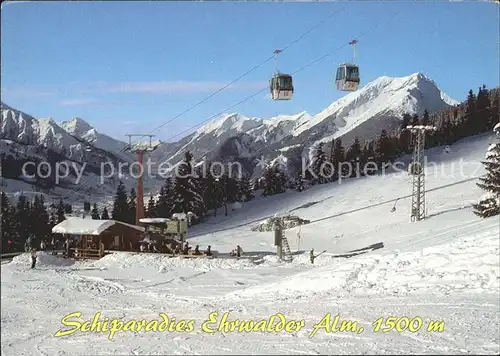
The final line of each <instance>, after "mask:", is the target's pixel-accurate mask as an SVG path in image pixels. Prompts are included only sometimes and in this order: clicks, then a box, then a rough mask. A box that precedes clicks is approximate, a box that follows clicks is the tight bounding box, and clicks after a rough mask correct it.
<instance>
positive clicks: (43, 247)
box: [40, 240, 47, 251]
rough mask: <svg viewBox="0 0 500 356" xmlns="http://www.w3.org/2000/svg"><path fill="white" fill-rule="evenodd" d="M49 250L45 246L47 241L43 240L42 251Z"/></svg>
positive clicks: (41, 243)
mask: <svg viewBox="0 0 500 356" xmlns="http://www.w3.org/2000/svg"><path fill="white" fill-rule="evenodd" d="M46 249H47V248H46V245H45V240H42V242H40V251H45V250H46Z"/></svg>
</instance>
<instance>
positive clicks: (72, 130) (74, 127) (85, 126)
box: [61, 117, 95, 137]
mask: <svg viewBox="0 0 500 356" xmlns="http://www.w3.org/2000/svg"><path fill="white" fill-rule="evenodd" d="M61 127H62V128H63V129H65V130H66V132H68V133H69V134H71V135H75V136H78V137H80V136H83V135H85V134H86V133H87V132H89V131H90V130H94V133H95V129H94V128H93V127H92V126H91V125H90V124H89V123H88V122H87V121H85V120H83V119H81V118H79V117H74V118H73V119H71V120H68V121H63V122H62V123H61Z"/></svg>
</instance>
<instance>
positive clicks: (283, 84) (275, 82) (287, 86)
mask: <svg viewBox="0 0 500 356" xmlns="http://www.w3.org/2000/svg"><path fill="white" fill-rule="evenodd" d="M270 90H271V97H272V98H273V100H290V99H291V98H292V96H293V80H292V76H291V75H289V74H280V73H279V74H275V75H274V76H273V78H272V79H271V82H270Z"/></svg>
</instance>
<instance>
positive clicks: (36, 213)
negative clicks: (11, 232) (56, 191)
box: [29, 195, 52, 243]
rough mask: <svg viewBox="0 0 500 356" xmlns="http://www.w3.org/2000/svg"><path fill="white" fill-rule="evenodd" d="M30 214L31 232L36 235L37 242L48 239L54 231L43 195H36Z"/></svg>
mask: <svg viewBox="0 0 500 356" xmlns="http://www.w3.org/2000/svg"><path fill="white" fill-rule="evenodd" d="M29 215H30V222H31V223H30V228H31V233H33V235H34V236H35V237H36V239H37V243H38V242H40V241H41V240H46V239H48V238H49V237H50V235H51V234H52V231H51V228H50V225H49V214H48V212H47V209H46V207H45V201H44V198H43V196H42V195H39V196H38V195H36V196H35V197H34V199H33V203H32V205H31V210H30V212H29Z"/></svg>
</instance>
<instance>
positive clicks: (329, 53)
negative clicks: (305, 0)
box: [70, 6, 404, 196]
mask: <svg viewBox="0 0 500 356" xmlns="http://www.w3.org/2000/svg"><path fill="white" fill-rule="evenodd" d="M344 7H345V6H344ZM344 7H343V8H344ZM343 8H341V9H340V10H337V11H336V12H335V13H338V12H339V11H341V10H342V9H343ZM401 12H404V10H400V11H397V12H395V13H394V14H392V15H391V16H390V17H389V18H388V19H387V20H386V21H383V22H379V23H377V24H376V25H375V26H372V27H370V28H369V29H368V30H366V31H363V32H362V33H361V34H360V35H359V36H357V37H356V39H359V38H360V37H362V36H363V35H365V34H366V33H367V32H369V31H370V32H372V30H373V29H375V28H377V27H378V26H379V25H380V24H381V23H387V22H388V21H389V20H391V19H392V18H393V17H395V16H396V15H397V14H399V13H401ZM331 16H332V15H330V17H331ZM310 31H311V30H310ZM310 31H309V32H310ZM299 40H300V38H299V39H297V40H295V41H294V42H293V43H296V42H297V41H299ZM347 45H348V43H345V44H343V45H342V46H340V47H338V48H337V49H335V50H333V51H330V52H328V53H326V54H325V55H323V56H321V57H319V58H318V59H316V60H314V61H312V62H310V63H309V64H307V65H305V66H303V67H301V68H299V69H298V70H296V71H295V72H293V73H292V74H296V73H298V72H300V71H302V70H304V69H306V68H308V67H310V66H312V65H314V64H316V63H317V62H319V61H320V60H322V59H324V58H326V57H328V56H330V55H331V54H333V53H334V52H336V51H338V50H340V49H342V48H344V47H345V46H347ZM290 46H291V45H288V46H287V48H289V47H290ZM271 59H274V54H273V56H271V57H269V58H268V59H267V60H266V62H267V61H269V60H271ZM249 72H250V71H249ZM267 90H268V87H267V86H266V87H265V88H263V89H261V90H259V91H258V92H256V93H254V94H252V95H250V96H248V97H246V98H244V99H242V100H240V101H239V102H237V103H236V104H233V105H231V106H229V107H227V108H225V109H224V110H223V111H221V112H219V113H217V114H215V115H212V116H210V117H208V118H207V119H205V120H203V121H201V122H199V123H198V124H196V125H193V126H191V127H189V128H187V129H186V130H184V131H181V132H179V133H177V134H176V135H173V136H170V137H169V138H167V140H170V139H172V138H175V137H178V136H180V135H182V134H184V133H186V132H188V131H190V130H192V129H194V128H196V127H198V126H200V125H202V124H204V123H207V122H208V121H210V120H212V119H213V118H214V117H216V116H220V115H222V114H223V113H224V112H227V111H228V110H230V109H232V108H234V107H236V106H238V105H240V104H242V103H244V102H246V101H248V100H250V99H252V98H254V97H255V96H257V95H259V94H261V93H263V92H264V91H267ZM214 95H215V94H214ZM196 106H197V105H195V106H194V107H193V108H195V107H196ZM186 112H187V111H186ZM178 116H180V115H178ZM178 116H177V117H178ZM174 119H175V118H174ZM174 119H171V120H169V121H168V122H171V121H173V120H174ZM168 122H166V123H164V124H162V125H160V126H159V127H158V128H161V127H163V126H165V125H166V124H167V123H168ZM158 128H157V129H158ZM153 132H154V131H153ZM136 142H137V141H136ZM88 181H89V180H86V181H85V182H83V183H82V185H81V186H80V187H81V188H83V187H84V186H85V184H86V183H87V182H88ZM81 188H78V189H76V190H75V191H74V194H76V193H77V192H78V191H79V190H80V189H81ZM70 196H72V195H70Z"/></svg>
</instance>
